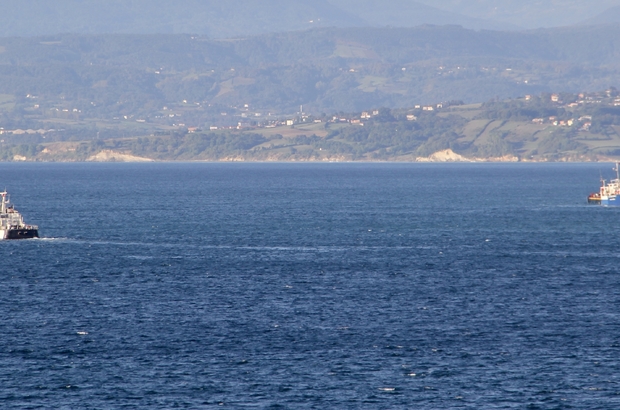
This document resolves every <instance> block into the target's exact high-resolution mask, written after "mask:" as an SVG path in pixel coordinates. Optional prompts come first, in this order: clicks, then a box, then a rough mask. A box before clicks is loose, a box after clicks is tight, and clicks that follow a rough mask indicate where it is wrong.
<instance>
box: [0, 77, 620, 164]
mask: <svg viewBox="0 0 620 410" xmlns="http://www.w3.org/2000/svg"><path fill="white" fill-rule="evenodd" d="M618 101H620V92H619V91H618V90H616V89H614V88H610V89H608V90H605V91H601V92H595V93H580V94H570V93H559V94H541V95H537V96H532V95H529V96H527V97H525V98H521V99H515V100H508V101H501V102H498V101H491V102H487V103H484V104H471V105H462V104H460V103H458V102H454V103H445V104H434V105H426V106H417V107H409V108H406V109H397V110H389V109H386V108H379V109H369V110H367V111H364V112H357V113H343V112H339V113H330V114H324V115H320V116H312V115H306V114H301V113H299V114H297V115H295V116H291V117H284V118H280V119H277V118H271V119H263V120H259V121H255V122H254V123H253V124H251V123H250V121H249V120H245V119H243V114H242V115H239V116H237V117H238V118H239V119H240V120H241V122H239V125H238V126H236V127H209V128H208V129H206V128H207V127H204V129H202V128H198V127H181V128H179V127H177V128H176V129H168V130H165V129H164V128H163V127H162V126H161V125H160V128H159V130H157V131H155V130H154V131H153V132H151V133H150V134H149V133H145V132H144V131H145V129H142V130H140V129H136V128H134V126H133V125H132V123H133V121H132V120H125V121H118V122H117V123H116V126H117V127H121V129H122V130H123V131H124V132H125V133H127V135H119V134H120V133H118V132H117V133H116V135H112V136H111V137H108V136H103V137H102V136H101V135H100V132H105V129H106V127H110V126H113V124H112V123H107V124H105V123H104V122H97V123H95V122H94V121H91V124H90V126H91V127H92V128H93V129H92V130H93V131H94V130H97V135H96V136H95V135H93V134H91V135H90V137H88V136H85V138H82V139H81V140H80V139H79V138H67V136H66V134H65V133H66V130H65V131H62V130H57V129H56V130H38V131H35V130H7V129H4V130H2V132H1V134H2V140H0V141H1V142H0V161H133V162H136V161H152V160H159V161H360V160H361V161H418V162H446V161H502V162H504V161H613V160H615V159H617V158H620V107H619V106H618ZM192 109H193V110H196V109H197V108H196V107H191V106H187V105H186V106H185V107H172V108H170V109H169V110H168V113H175V115H181V116H183V117H185V115H184V114H186V113H187V112H188V111H189V110H192ZM246 114H247V111H246ZM243 121H245V122H246V123H245V124H244V123H243ZM83 123H84V124H88V120H86V121H83ZM95 124H96V125H95ZM134 124H135V123H134ZM64 125H65V126H66V125H67V122H64ZM143 125H144V126H145V127H156V125H155V124H153V123H149V124H146V123H143ZM131 132H133V134H130V133H131ZM63 134H65V135H63Z"/></svg>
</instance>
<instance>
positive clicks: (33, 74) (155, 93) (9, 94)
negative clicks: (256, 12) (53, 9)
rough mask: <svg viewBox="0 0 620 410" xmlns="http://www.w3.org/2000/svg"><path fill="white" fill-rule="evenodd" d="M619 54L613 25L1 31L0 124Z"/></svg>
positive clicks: (600, 73) (569, 68)
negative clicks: (244, 32)
mask: <svg viewBox="0 0 620 410" xmlns="http://www.w3.org/2000/svg"><path fill="white" fill-rule="evenodd" d="M618 67H620V26H605V27H581V28H570V29H569V28H562V29H550V30H536V31H530V32H493V31H474V30H467V29H463V28H460V27H455V26H443V27H442V26H423V27H418V28H413V29H404V28H399V29H396V28H393V29H389V28H349V29H329V28H328V29H315V30H309V31H301V32H289V33H277V34H269V35H261V36H253V37H246V38H240V39H234V40H230V39H227V40H212V39H208V38H206V37H201V36H189V35H149V36H142V35H70V34H67V35H55V36H45V37H34V38H4V39H0V127H3V126H11V127H16V128H17V127H28V128H31V127H38V125H37V124H39V123H40V122H41V121H46V120H47V119H48V118H49V117H50V116H51V115H52V113H54V114H53V115H60V116H63V115H64V114H62V113H64V112H66V111H64V110H70V111H71V112H74V111H73V110H76V111H75V113H80V114H79V115H78V114H75V116H79V117H90V118H105V119H113V118H124V117H128V118H136V119H144V120H145V121H146V120H148V121H163V119H162V117H165V118H166V121H167V122H169V124H170V125H173V124H178V123H194V124H205V123H208V122H212V121H213V118H214V116H215V117H217V118H219V122H223V123H225V122H226V121H228V118H230V117H227V116H222V115H221V114H222V113H238V112H239V110H241V109H243V108H248V109H250V110H253V111H255V112H254V113H252V114H251V115H255V114H261V115H268V114H269V113H272V114H275V113H277V114H282V113H294V112H297V111H299V110H300V105H303V106H304V111H306V112H314V113H320V112H331V111H339V110H343V111H354V110H361V109H364V108H365V107H369V106H385V107H390V108H397V107H406V106H414V105H416V104H427V103H437V102H443V101H451V100H462V101H463V102H475V101H486V100H489V99H492V98H499V99H503V98H510V97H517V96H522V95H525V94H537V93H540V92H543V91H554V90H562V91H571V92H578V91H589V90H600V89H605V88H607V87H609V86H612V85H616V86H617V85H619V84H620V70H619V69H618ZM4 100H6V102H3V101H4ZM179 104H187V105H191V106H196V107H200V108H201V110H198V111H192V113H186V114H185V115H186V116H189V117H185V118H183V120H179V119H178V118H177V117H174V116H173V117H169V116H168V113H165V112H162V109H163V107H171V106H174V105H179ZM246 105H247V106H248V107H245V106H246ZM58 110H59V111H58ZM57 112H58V113H59V114H56V113H57ZM72 115H73V114H72Z"/></svg>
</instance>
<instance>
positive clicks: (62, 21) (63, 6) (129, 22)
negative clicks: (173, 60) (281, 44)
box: [0, 0, 611, 38]
mask: <svg viewBox="0 0 620 410" xmlns="http://www.w3.org/2000/svg"><path fill="white" fill-rule="evenodd" d="M489 1H490V0H489ZM489 1H486V2H483V3H480V2H463V3H460V2H456V3H455V2H447V3H440V6H441V7H444V8H446V9H445V10H442V9H440V8H438V6H437V4H435V2H429V1H426V3H427V4H422V2H420V1H413V0H391V1H389V2H376V1H369V0H225V1H221V0H177V1H175V2H168V1H163V0H126V1H123V0H106V1H102V0H55V1H53V2H50V1H47V0H20V1H19V2H15V1H12V0H0V9H1V10H2V13H1V14H0V36H3V37H9V36H37V35H50V34H59V33H82V34H110V33H124V34H184V33H185V34H199V35H206V36H209V37H211V38H228V37H236V36H246V35H255V34H261V33H270V32H284V31H292V30H304V29H309V28H313V27H314V28H317V27H385V26H393V27H414V26H417V25H421V24H437V25H445V24H456V25H462V26H463V27H466V28H473V29H495V30H505V29H517V28H519V27H531V26H538V24H530V23H532V19H533V18H538V17H540V16H552V17H553V16H557V15H561V14H562V13H560V12H559V11H558V10H559V8H558V7H555V6H554V7H549V6H547V5H544V4H539V3H538V2H535V1H533V0H530V1H524V2H520V4H521V6H520V7H521V8H517V7H516V5H514V4H513V2H510V3H509V4H510V5H512V6H511V7H509V8H507V9H506V11H505V13H503V14H499V15H498V14H497V13H495V14H494V13H490V12H489V11H488V10H487V9H488V7H490V6H491V4H490V3H489ZM598 1H599V2H605V1H608V0H598ZM609 1H611V0H609ZM565 2H571V0H565ZM572 2H577V3H579V5H581V4H582V3H583V1H582V2H579V0H572ZM465 3H467V4H470V3H474V4H477V5H478V8H476V7H473V6H468V7H464V6H463V4H465ZM481 4H482V5H484V6H485V7H486V9H485V8H482V9H481V8H480V7H481ZM515 4H516V3H515ZM487 6H488V7H487ZM582 9H583V7H581V8H577V7H576V6H575V7H573V8H571V9H570V10H569V11H570V13H575V12H577V11H579V12H581V11H583V10H582ZM591 9H592V10H596V11H602V10H603V9H600V7H599V9H600V10H599V9H594V8H591ZM523 10H526V11H527V12H525V11H523ZM560 11H561V10H560ZM462 12H465V13H468V15H465V14H463V13H462ZM594 14H595V13H591V14H587V13H585V14H584V13H581V14H578V15H580V16H583V17H588V16H593V15H594ZM556 20H557V17H556ZM537 21H538V20H537ZM541 21H542V20H541ZM551 21H554V20H553V19H551ZM521 23H523V24H521Z"/></svg>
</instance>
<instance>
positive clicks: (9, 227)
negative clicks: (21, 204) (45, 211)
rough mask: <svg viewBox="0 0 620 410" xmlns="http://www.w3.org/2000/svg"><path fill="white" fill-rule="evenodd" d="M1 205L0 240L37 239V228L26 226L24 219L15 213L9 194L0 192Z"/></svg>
mask: <svg viewBox="0 0 620 410" xmlns="http://www.w3.org/2000/svg"><path fill="white" fill-rule="evenodd" d="M0 195H2V204H1V206H0V239H29V238H38V237H39V227H38V226H36V225H27V224H25V223H24V218H23V217H22V215H21V214H20V213H19V212H17V210H16V209H15V207H13V205H12V204H11V201H10V200H9V194H8V192H6V190H5V191H4V192H0Z"/></svg>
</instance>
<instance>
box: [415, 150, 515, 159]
mask: <svg viewBox="0 0 620 410" xmlns="http://www.w3.org/2000/svg"><path fill="white" fill-rule="evenodd" d="M416 162H519V157H517V156H515V155H504V156H503V157H490V158H467V157H464V156H462V155H460V154H457V153H456V152H454V151H452V150H451V149H445V150H443V151H437V152H435V153H434V154H431V155H429V156H428V157H418V158H416Z"/></svg>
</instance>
